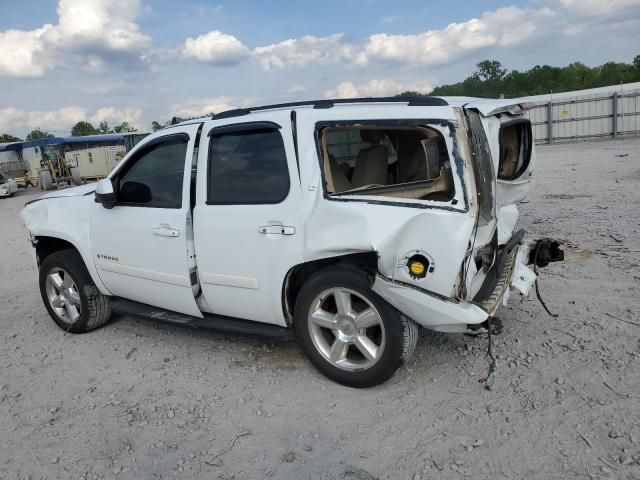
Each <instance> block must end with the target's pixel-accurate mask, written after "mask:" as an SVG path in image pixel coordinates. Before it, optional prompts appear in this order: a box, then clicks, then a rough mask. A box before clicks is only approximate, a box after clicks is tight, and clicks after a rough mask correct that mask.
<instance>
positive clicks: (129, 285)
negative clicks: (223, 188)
mask: <svg viewBox="0 0 640 480" xmlns="http://www.w3.org/2000/svg"><path fill="white" fill-rule="evenodd" d="M199 126H200V125H199V124H196V125H186V126H184V127H177V128H171V129H166V130H163V131H162V133H161V134H155V135H153V136H152V137H149V138H148V139H146V140H145V141H144V143H143V144H141V145H139V146H138V147H136V149H135V150H134V151H133V152H132V154H131V155H130V156H128V158H126V159H125V160H123V163H122V164H121V165H119V166H118V168H117V170H115V171H114V172H112V174H110V176H109V177H110V179H111V181H112V183H113V185H114V191H115V192H116V205H115V206H114V207H113V208H112V209H106V208H104V207H103V206H102V205H101V204H98V203H96V204H95V205H93V207H92V208H93V212H92V215H91V243H92V247H93V254H94V259H95V262H96V268H97V269H98V273H99V275H100V278H101V280H102V281H103V282H104V284H105V286H106V287H107V288H108V289H109V291H110V292H111V293H112V294H113V295H116V296H119V297H124V298H127V299H130V300H135V301H138V302H142V303H146V304H150V305H154V306H157V307H162V308H166V309H169V310H173V311H176V312H181V313H186V314H189V315H195V316H199V317H201V316H202V314H201V313H200V310H199V309H198V307H197V305H196V302H195V298H194V290H196V288H193V289H192V286H195V285H197V275H196V272H195V260H194V253H193V241H192V239H193V236H192V235H193V232H192V231H191V228H192V227H191V224H192V222H191V205H190V189H191V164H192V157H193V150H194V144H195V141H196V136H197V133H198V129H199Z"/></svg>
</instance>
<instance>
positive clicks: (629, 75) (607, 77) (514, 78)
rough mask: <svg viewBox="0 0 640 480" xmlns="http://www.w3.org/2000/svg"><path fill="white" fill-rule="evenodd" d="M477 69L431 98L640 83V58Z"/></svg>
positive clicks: (487, 64) (491, 64)
mask: <svg viewBox="0 0 640 480" xmlns="http://www.w3.org/2000/svg"><path fill="white" fill-rule="evenodd" d="M476 67H477V69H476V71H475V72H473V73H472V74H471V75H470V76H469V77H467V78H465V79H464V80H463V81H461V82H458V83H452V84H448V85H440V86H438V87H436V88H434V89H433V91H431V92H430V95H462V96H471V97H489V98H497V97H499V96H500V95H504V97H505V98H515V97H527V96H530V95H541V94H545V93H559V92H570V91H573V90H584V89H587V88H596V87H606V86H608V85H619V84H621V83H631V82H640V55H636V56H635V58H634V59H633V61H632V62H631V63H622V62H607V63H604V64H602V65H598V66H596V67H587V66H586V65H585V64H583V63H580V62H575V63H571V64H569V65H567V66H566V67H552V66H549V65H542V66H540V65H536V66H535V67H533V68H531V69H529V70H525V71H523V72H520V71H518V70H511V71H508V70H507V69H506V68H504V67H503V66H502V64H501V63H500V62H499V61H497V60H483V61H482V62H479V63H477V64H476ZM424 94H425V92H413V91H408V92H403V93H401V94H400V95H401V96H405V95H409V96H416V95H417V96H420V95H424Z"/></svg>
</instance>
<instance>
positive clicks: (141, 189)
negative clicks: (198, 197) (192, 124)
mask: <svg viewBox="0 0 640 480" xmlns="http://www.w3.org/2000/svg"><path fill="white" fill-rule="evenodd" d="M187 144H188V138H187V137H186V135H185V136H182V135H180V136H177V137H174V138H171V139H169V140H167V141H164V142H162V143H157V144H155V145H151V146H150V147H149V148H146V149H144V150H143V151H142V152H140V153H139V154H138V155H137V156H136V158H134V159H132V162H129V163H128V164H127V166H126V167H125V170H124V171H123V172H122V173H121V174H119V176H118V189H117V201H118V204H119V205H128V206H137V207H151V208H181V207H182V185H183V182H184V166H185V165H184V162H185V160H186V154H187Z"/></svg>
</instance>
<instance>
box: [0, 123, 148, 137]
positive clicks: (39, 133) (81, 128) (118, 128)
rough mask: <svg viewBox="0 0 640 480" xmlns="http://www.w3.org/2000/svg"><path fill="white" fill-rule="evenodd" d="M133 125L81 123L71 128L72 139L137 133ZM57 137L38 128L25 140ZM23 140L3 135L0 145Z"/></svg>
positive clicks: (6, 134)
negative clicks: (111, 125)
mask: <svg viewBox="0 0 640 480" xmlns="http://www.w3.org/2000/svg"><path fill="white" fill-rule="evenodd" d="M137 131H138V130H136V129H135V128H134V127H133V125H131V124H129V122H122V123H121V124H120V125H115V126H114V127H110V126H109V123H107V122H106V121H102V122H100V123H99V124H98V126H97V127H94V126H93V125H92V124H91V123H90V122H87V121H84V120H83V121H80V122H78V123H76V124H75V125H74V126H73V127H71V136H72V137H84V136H87V135H105V134H109V133H129V132H137ZM53 137H55V135H53V134H52V133H49V132H47V131H44V130H41V129H40V128H36V129H35V130H32V131H31V132H29V133H28V134H27V136H26V137H25V138H24V141H27V142H30V141H33V140H42V139H43V138H53ZM22 141H23V139H22V138H20V137H16V136H14V135H11V134H8V133H3V134H0V143H10V142H22Z"/></svg>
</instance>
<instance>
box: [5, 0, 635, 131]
mask: <svg viewBox="0 0 640 480" xmlns="http://www.w3.org/2000/svg"><path fill="white" fill-rule="evenodd" d="M0 12H2V15H0V133H5V132H6V133H10V134H13V135H17V136H24V135H26V133H28V132H30V131H31V130H33V129H34V128H41V129H43V130H46V131H49V132H51V133H54V134H56V135H66V134H69V132H70V130H71V127H72V126H73V125H74V124H75V123H76V122H78V121H80V120H87V121H90V122H92V123H93V124H95V125H97V124H98V123H99V122H100V121H103V120H106V121H108V122H109V123H110V124H112V125H113V124H119V123H121V122H123V121H127V122H129V123H131V124H133V125H135V126H136V127H137V128H138V129H139V130H141V131H148V130H149V129H150V126H151V122H152V121H154V120H155V121H158V122H160V123H164V122H165V121H167V120H168V119H170V118H171V117H172V116H174V115H177V116H182V117H193V116H200V115H205V114H207V113H209V112H220V111H223V110H227V109H230V108H237V107H246V106H250V105H260V104H268V103H278V102H288V101H297V100H305V99H317V98H331V97H338V98H349V97H355V96H385V95H394V94H396V93H400V92H401V91H404V90H417V91H420V92H424V93H428V92H429V91H430V90H431V89H432V88H433V87H434V86H437V85H440V84H443V83H452V82H456V81H460V80H462V79H464V78H465V77H466V76H468V75H469V74H471V73H472V72H473V71H474V70H475V64H476V63H477V62H479V61H481V60H484V59H487V58H490V59H496V60H499V61H500V62H502V64H503V65H504V67H506V68H508V69H519V70H523V69H528V68H530V67H532V66H534V65H543V64H548V65H556V66H563V65H567V64H569V63H571V62H575V61H581V62H583V63H585V64H587V65H590V66H593V65H598V64H601V63H604V62H607V61H623V62H630V61H631V60H632V59H633V57H634V56H635V55H638V54H640V0H555V1H552V0H528V1H514V0H512V1H509V0H507V1H499V0H488V1H482V2H480V1H477V0H476V1H474V0H449V1H448V2H429V1H425V0H421V1H418V0H394V1H389V0H386V1H379V0H340V1H337V0H324V1H322V2H317V1H303V0H298V1H291V0H272V1H257V0H254V1H249V0H234V1H233V2H225V1H220V2H219V1H209V0H182V1H180V2H176V1H169V0H59V1H57V2H56V1H55V0H49V1H47V0H20V1H16V0H0Z"/></svg>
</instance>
